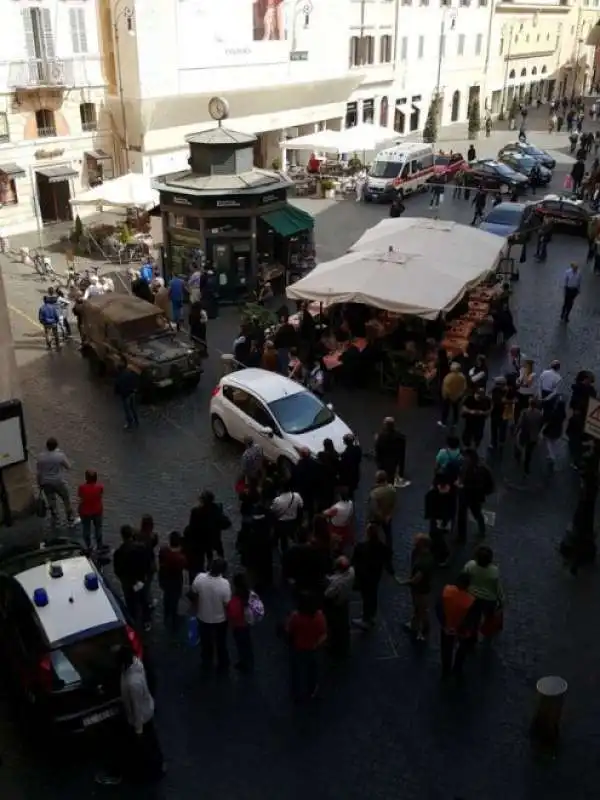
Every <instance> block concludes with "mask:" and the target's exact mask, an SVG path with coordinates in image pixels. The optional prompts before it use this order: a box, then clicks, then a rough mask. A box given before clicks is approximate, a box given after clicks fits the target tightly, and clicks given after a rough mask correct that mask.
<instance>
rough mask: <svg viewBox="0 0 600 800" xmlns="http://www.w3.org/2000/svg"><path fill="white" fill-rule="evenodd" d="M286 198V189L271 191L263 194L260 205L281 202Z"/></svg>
mask: <svg viewBox="0 0 600 800" xmlns="http://www.w3.org/2000/svg"><path fill="white" fill-rule="evenodd" d="M285 199H286V190H285V189H280V190H279V191H277V192H269V194H263V195H262V196H261V198H260V205H261V206H267V205H269V204H270V203H280V202H283V201H284V200H285Z"/></svg>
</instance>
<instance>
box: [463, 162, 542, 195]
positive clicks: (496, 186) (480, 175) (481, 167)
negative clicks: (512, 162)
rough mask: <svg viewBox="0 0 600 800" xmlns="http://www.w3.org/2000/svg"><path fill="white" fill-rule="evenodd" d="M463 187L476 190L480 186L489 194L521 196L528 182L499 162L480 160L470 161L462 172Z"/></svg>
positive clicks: (522, 176) (523, 176) (518, 173)
mask: <svg viewBox="0 0 600 800" xmlns="http://www.w3.org/2000/svg"><path fill="white" fill-rule="evenodd" d="M463 176H464V181H465V186H468V187H475V188H478V187H480V186H482V187H483V188H484V189H486V190H487V191H489V192H502V193H509V192H510V193H512V192H515V191H516V192H517V194H521V193H522V192H525V191H526V190H527V187H528V185H529V181H528V180H527V178H526V177H525V175H522V174H521V173H520V172H515V170H514V169H512V168H511V167H509V166H508V164H503V163H502V162H501V161H494V160H492V159H482V160H480V161H472V162H471V163H470V164H468V165H467V166H466V167H465V169H464V172H463Z"/></svg>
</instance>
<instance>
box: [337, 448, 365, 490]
mask: <svg viewBox="0 0 600 800" xmlns="http://www.w3.org/2000/svg"><path fill="white" fill-rule="evenodd" d="M344 444H345V445H346V448H345V450H343V451H342V453H341V455H340V468H339V478H340V486H345V487H346V488H347V489H348V494H349V496H350V499H353V498H354V493H355V492H356V490H357V489H358V484H359V483H360V463H361V461H362V450H361V447H360V445H359V444H358V443H357V441H356V439H355V438H354V435H353V434H352V433H346V434H344Z"/></svg>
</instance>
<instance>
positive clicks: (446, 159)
mask: <svg viewBox="0 0 600 800" xmlns="http://www.w3.org/2000/svg"><path fill="white" fill-rule="evenodd" d="M450 163H451V158H450V156H440V155H437V156H436V157H435V165H436V167H447V166H448V164H450Z"/></svg>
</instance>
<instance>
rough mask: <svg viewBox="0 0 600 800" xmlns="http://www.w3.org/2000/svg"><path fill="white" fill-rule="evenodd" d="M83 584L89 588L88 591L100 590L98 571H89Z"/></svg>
mask: <svg viewBox="0 0 600 800" xmlns="http://www.w3.org/2000/svg"><path fill="white" fill-rule="evenodd" d="M83 585H84V586H85V588H86V589H87V590H88V592H96V591H98V587H99V585H100V584H99V582H98V576H97V575H96V573H95V572H88V573H87V574H86V575H85V577H84V579H83Z"/></svg>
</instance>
